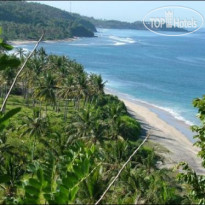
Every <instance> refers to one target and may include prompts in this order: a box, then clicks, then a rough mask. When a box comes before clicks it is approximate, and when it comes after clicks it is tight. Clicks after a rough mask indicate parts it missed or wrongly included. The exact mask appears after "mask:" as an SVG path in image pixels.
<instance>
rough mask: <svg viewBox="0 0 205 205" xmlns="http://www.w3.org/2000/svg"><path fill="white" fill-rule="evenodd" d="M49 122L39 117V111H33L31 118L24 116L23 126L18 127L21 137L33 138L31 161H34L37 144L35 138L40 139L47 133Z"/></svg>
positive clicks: (45, 118)
mask: <svg viewBox="0 0 205 205" xmlns="http://www.w3.org/2000/svg"><path fill="white" fill-rule="evenodd" d="M48 128H49V121H48V118H47V117H45V116H42V117H41V113H40V110H38V109H35V110H34V111H33V117H29V116H26V117H25V119H24V121H23V125H22V126H20V127H19V130H21V131H22V134H21V135H22V136H24V135H28V136H29V137H34V141H33V148H32V152H31V159H32V160H33V159H34V152H35V148H36V143H37V137H38V138H42V137H43V136H44V135H46V134H47V133H48Z"/></svg>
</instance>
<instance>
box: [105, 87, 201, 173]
mask: <svg viewBox="0 0 205 205" xmlns="http://www.w3.org/2000/svg"><path fill="white" fill-rule="evenodd" d="M105 93H106V94H112V95H115V96H117V97H118V98H119V99H120V100H121V101H123V102H124V103H125V105H126V107H127V109H128V112H129V113H130V114H131V115H132V116H133V117H134V118H135V119H136V120H137V121H139V122H140V124H141V127H142V137H145V136H146V135H147V133H148V132H149V134H150V141H152V142H154V143H157V144H160V145H162V146H163V147H165V148H166V149H167V150H168V152H163V153H160V155H162V156H163V157H164V158H165V160H164V161H165V164H164V167H166V168H172V167H174V166H175V165H176V164H178V163H179V162H181V161H185V162H187V163H188V164H189V165H190V167H192V168H193V169H194V170H195V171H196V172H197V173H203V174H204V170H203V169H202V167H201V159H200V158H199V157H197V153H198V151H199V149H198V148H197V147H195V146H193V143H192V142H191V141H190V140H189V139H188V137H187V136H185V134H184V133H182V132H181V131H180V130H179V129H176V128H175V127H174V126H173V125H171V124H170V123H168V122H166V121H165V120H164V119H162V117H161V116H160V115H159V114H157V113H156V112H154V111H153V110H152V108H150V107H148V106H145V105H144V104H143V103H138V102H133V101H131V100H129V99H127V98H125V97H122V96H121V95H118V94H117V93H115V92H112V91H110V90H107V89H105ZM156 109H157V108H156ZM159 113H160V109H159ZM177 123H179V125H178V126H185V127H186V125H185V123H183V122H180V121H179V120H178V121H177V120H176V124H177ZM187 127H188V125H187Z"/></svg>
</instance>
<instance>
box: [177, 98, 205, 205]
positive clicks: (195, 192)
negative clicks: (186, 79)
mask: <svg viewBox="0 0 205 205" xmlns="http://www.w3.org/2000/svg"><path fill="white" fill-rule="evenodd" d="M193 105H194V107H196V108H198V115H197V116H198V118H199V119H200V122H201V124H200V125H194V126H192V131H194V132H195V133H196V135H195V136H194V138H195V139H197V141H196V142H195V144H194V145H195V146H197V147H199V148H200V151H199V152H198V155H199V156H200V157H201V159H202V166H203V167H204V168H205V96H203V97H202V98H201V99H200V98H197V99H195V100H194V101H193ZM180 168H181V169H182V173H179V174H178V179H179V181H180V182H181V183H184V184H186V185H187V187H186V190H187V196H186V197H187V200H188V201H189V203H192V204H205V176H204V175H200V174H197V173H196V172H195V171H194V170H193V169H191V168H190V167H189V165H188V164H187V163H185V162H182V163H180V164H179V165H178V169H180Z"/></svg>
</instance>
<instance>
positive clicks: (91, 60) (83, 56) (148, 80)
mask: <svg viewBox="0 0 205 205" xmlns="http://www.w3.org/2000/svg"><path fill="white" fill-rule="evenodd" d="M96 36H97V37H96V38H79V39H77V40H75V41H72V42H57V43H44V42H43V43H41V45H40V46H43V47H44V48H45V49H46V51H47V52H48V53H52V54H57V55H66V56H68V57H69V58H71V59H75V60H76V61H78V62H80V63H81V64H83V65H84V68H85V70H86V71H87V72H88V73H98V74H101V75H102V77H103V79H104V81H107V83H106V88H107V89H109V90H111V91H113V92H115V93H119V94H121V95H123V96H124V97H126V98H127V99H130V100H132V101H136V102H141V103H144V104H147V105H151V106H152V107H155V108H159V109H161V110H163V111H165V112H168V113H169V114H170V115H171V116H172V117H174V118H175V119H178V120H180V121H183V122H185V123H186V124H187V125H192V124H198V123H199V121H198V119H197V118H196V114H197V110H196V109H195V108H194V107H193V105H192V101H193V99H194V98H197V97H202V95H204V94H205V31H204V30H201V31H198V32H196V33H192V34H189V35H186V36H179V37H177V36H172V37H170V36H160V35H157V34H154V33H152V32H150V31H137V30H119V29H98V32H97V33H96ZM21 47H24V48H26V49H28V50H30V49H32V48H33V44H27V45H21ZM156 112H157V111H156Z"/></svg>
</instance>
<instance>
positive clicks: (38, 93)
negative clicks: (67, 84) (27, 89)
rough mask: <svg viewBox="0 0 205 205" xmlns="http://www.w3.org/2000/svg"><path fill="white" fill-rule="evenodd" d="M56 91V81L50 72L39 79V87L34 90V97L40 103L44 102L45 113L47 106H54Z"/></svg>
mask: <svg viewBox="0 0 205 205" xmlns="http://www.w3.org/2000/svg"><path fill="white" fill-rule="evenodd" d="M57 89H58V87H57V85H56V80H55V77H54V75H52V74H51V73H50V72H46V73H45V74H44V76H43V77H42V78H41V79H40V85H38V87H36V88H35V91H34V96H35V97H36V98H37V99H39V100H40V101H42V102H46V113H47V105H48V103H50V104H51V105H54V106H55V105H56V90H57Z"/></svg>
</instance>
